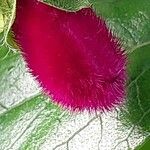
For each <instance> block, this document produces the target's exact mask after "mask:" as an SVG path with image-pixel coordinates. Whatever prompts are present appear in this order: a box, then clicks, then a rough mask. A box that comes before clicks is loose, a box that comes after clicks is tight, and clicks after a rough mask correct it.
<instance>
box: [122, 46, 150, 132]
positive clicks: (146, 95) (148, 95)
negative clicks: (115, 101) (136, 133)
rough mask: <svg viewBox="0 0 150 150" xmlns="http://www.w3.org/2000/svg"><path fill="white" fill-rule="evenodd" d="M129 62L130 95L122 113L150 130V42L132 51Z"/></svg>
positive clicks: (144, 128) (132, 121) (136, 123)
mask: <svg viewBox="0 0 150 150" xmlns="http://www.w3.org/2000/svg"><path fill="white" fill-rule="evenodd" d="M128 62H129V65H128V75H129V82H128V96H127V102H126V106H125V110H126V111H123V112H122V113H123V115H124V117H125V118H126V119H127V120H128V121H129V122H131V123H132V124H134V125H136V126H138V127H140V128H141V129H142V130H144V131H148V132H150V119H149V118H150V92H149V91H150V44H148V45H145V46H142V47H140V48H137V49H135V50H134V51H133V52H132V53H130V54H129V57H128ZM128 121H127V123H128Z"/></svg>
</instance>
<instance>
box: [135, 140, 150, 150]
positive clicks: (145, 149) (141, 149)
mask: <svg viewBox="0 0 150 150" xmlns="http://www.w3.org/2000/svg"><path fill="white" fill-rule="evenodd" d="M149 148H150V137H148V138H146V140H145V141H144V142H143V143H142V144H141V145H139V146H138V147H136V149H135V150H149Z"/></svg>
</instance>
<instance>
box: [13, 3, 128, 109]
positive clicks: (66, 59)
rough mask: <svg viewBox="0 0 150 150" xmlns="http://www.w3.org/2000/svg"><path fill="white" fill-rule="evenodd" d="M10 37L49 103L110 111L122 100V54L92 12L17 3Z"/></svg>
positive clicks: (110, 33) (124, 79) (119, 46)
mask: <svg viewBox="0 0 150 150" xmlns="http://www.w3.org/2000/svg"><path fill="white" fill-rule="evenodd" d="M12 30H13V33H14V38H15V40H16V42H17V43H18V45H19V46H20V49H21V51H22V55H23V57H24V59H25V61H26V63H27V66H28V67H29V69H30V70H31V72H32V74H33V75H34V76H35V77H36V79H37V81H39V83H40V85H41V87H43V90H44V91H45V92H46V93H48V94H49V95H50V96H52V99H53V101H54V102H56V103H58V104H60V105H61V106H63V107H65V108H68V109H71V110H73V111H74V110H79V111H83V110H85V109H86V110H89V111H91V110H100V111H104V110H110V109H111V108H113V106H116V105H118V104H120V103H121V102H122V101H123V99H124V96H125V82H126V71H125V70H126V55H125V53H124V50H123V49H122V48H121V45H120V41H119V39H118V38H116V37H115V36H114V35H113V33H112V32H111V31H110V29H108V27H107V25H106V23H105V21H104V20H103V19H102V18H101V17H98V16H96V13H95V12H94V11H93V10H92V8H84V9H81V10H79V11H76V12H67V11H64V10H61V9H58V8H55V7H53V6H50V5H46V4H44V3H42V2H39V1H36V0H18V1H17V8H16V19H15V22H14V24H13V27H12Z"/></svg>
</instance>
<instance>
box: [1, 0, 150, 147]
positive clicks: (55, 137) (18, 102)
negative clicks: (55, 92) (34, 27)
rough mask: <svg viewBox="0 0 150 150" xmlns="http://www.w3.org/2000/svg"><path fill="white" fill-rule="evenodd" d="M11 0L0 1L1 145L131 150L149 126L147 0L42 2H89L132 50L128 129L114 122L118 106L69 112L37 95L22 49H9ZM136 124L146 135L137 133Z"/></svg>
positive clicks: (51, 0)
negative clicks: (106, 111)
mask: <svg viewBox="0 0 150 150" xmlns="http://www.w3.org/2000/svg"><path fill="white" fill-rule="evenodd" d="M7 2H8V3H7ZM15 2H16V1H15V0H8V1H7V0H0V33H1V34H0V113H1V114H0V149H3V150H7V149H15V150H17V149H21V150H34V149H35V150H36V149H37V150H38V149H40V150H41V149H43V150H45V149H50V150H51V149H53V148H60V149H62V150H66V149H67V148H70V149H73V148H75V149H81V147H84V148H85V149H98V148H99V149H103V148H104V147H105V148H107V149H108V150H112V149H115V148H118V149H122V148H123V150H124V149H125V148H126V149H127V148H128V149H129V148H130V149H134V148H135V147H136V146H137V145H138V144H139V143H141V141H143V139H144V138H145V137H146V136H147V132H149V130H150V128H149V123H150V122H149V108H150V107H149V104H150V103H149V102H150V101H149V91H150V89H149V88H150V85H149V83H150V82H149V76H150V72H149V67H150V61H149V60H150V59H149V56H150V54H149V53H150V51H149V49H150V46H149V43H150V37H149V34H150V26H149V24H150V11H149V9H150V3H149V0H139V1H138V2H137V0H133V1H130V0H122V1H119V0H78V1H76V0H63V1H62V0H45V1H44V2H46V3H48V4H50V5H55V6H56V7H60V8H61V9H66V10H68V11H76V10H79V9H81V8H83V7H88V6H91V5H92V7H93V8H94V9H95V10H96V12H97V13H98V14H99V15H101V16H102V17H103V18H104V19H105V20H106V22H107V24H108V25H109V26H110V28H111V29H112V30H113V32H114V34H117V35H118V36H119V37H120V38H121V39H122V43H123V46H124V47H125V48H126V51H127V52H130V53H129V60H130V61H129V66H128V68H129V69H128V71H129V83H128V86H129V89H128V100H127V105H126V106H125V107H124V108H121V109H122V110H123V112H122V114H123V116H124V119H126V120H127V121H126V123H127V124H129V122H130V124H131V125H134V128H131V129H128V128H125V127H124V126H123V125H122V124H121V125H120V124H119V125H118V121H119V120H118V116H116V114H117V111H118V110H117V111H115V112H113V113H109V114H106V115H99V114H98V115H96V116H95V114H91V115H90V116H89V114H88V113H83V114H71V116H72V117H70V115H69V114H68V113H66V111H64V110H62V109H60V108H59V107H58V106H56V105H54V104H52V103H51V102H50V99H49V98H47V97H46V96H45V95H43V94H41V91H40V89H39V86H38V84H37V83H36V82H35V80H34V79H33V77H32V76H31V75H30V74H29V73H28V70H27V67H26V66H25V63H24V61H23V60H22V57H21V55H20V53H19V52H13V49H12V48H13V47H12V46H10V44H11V45H14V44H12V43H13V42H12V39H11V35H10V34H9V30H10V27H11V25H12V23H13V19H14V15H15ZM9 5H10V6H9ZM1 22H2V23H1ZM1 26H2V27H1ZM139 99H140V101H139ZM139 102H140V103H139ZM139 104H140V106H139ZM124 114H125V115H124ZM125 116H127V117H125ZM135 126H136V127H138V128H140V131H141V129H142V131H144V135H143V133H142V134H140V133H139V131H138V132H137V133H136V129H135ZM142 131H141V132H142ZM145 132H146V134H145ZM112 137H113V138H112ZM137 137H138V138H137ZM60 138H61V139H60ZM53 141H54V142H53ZM87 141H88V142H87ZM108 141H110V142H108ZM133 141H134V142H133ZM86 142H87V143H86ZM94 142H95V143H94ZM84 143H85V144H84ZM83 145H84V146H83ZM124 147H125V148H124Z"/></svg>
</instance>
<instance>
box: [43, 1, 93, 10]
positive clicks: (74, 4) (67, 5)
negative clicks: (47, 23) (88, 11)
mask: <svg viewBox="0 0 150 150" xmlns="http://www.w3.org/2000/svg"><path fill="white" fill-rule="evenodd" d="M43 2H45V3H46V4H50V5H54V6H56V7H58V8H61V9H65V10H68V11H77V10H79V9H81V8H84V7H89V6H90V5H91V4H90V3H89V1H88V0H78V1H77V0H62V1H61V0H43Z"/></svg>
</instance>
